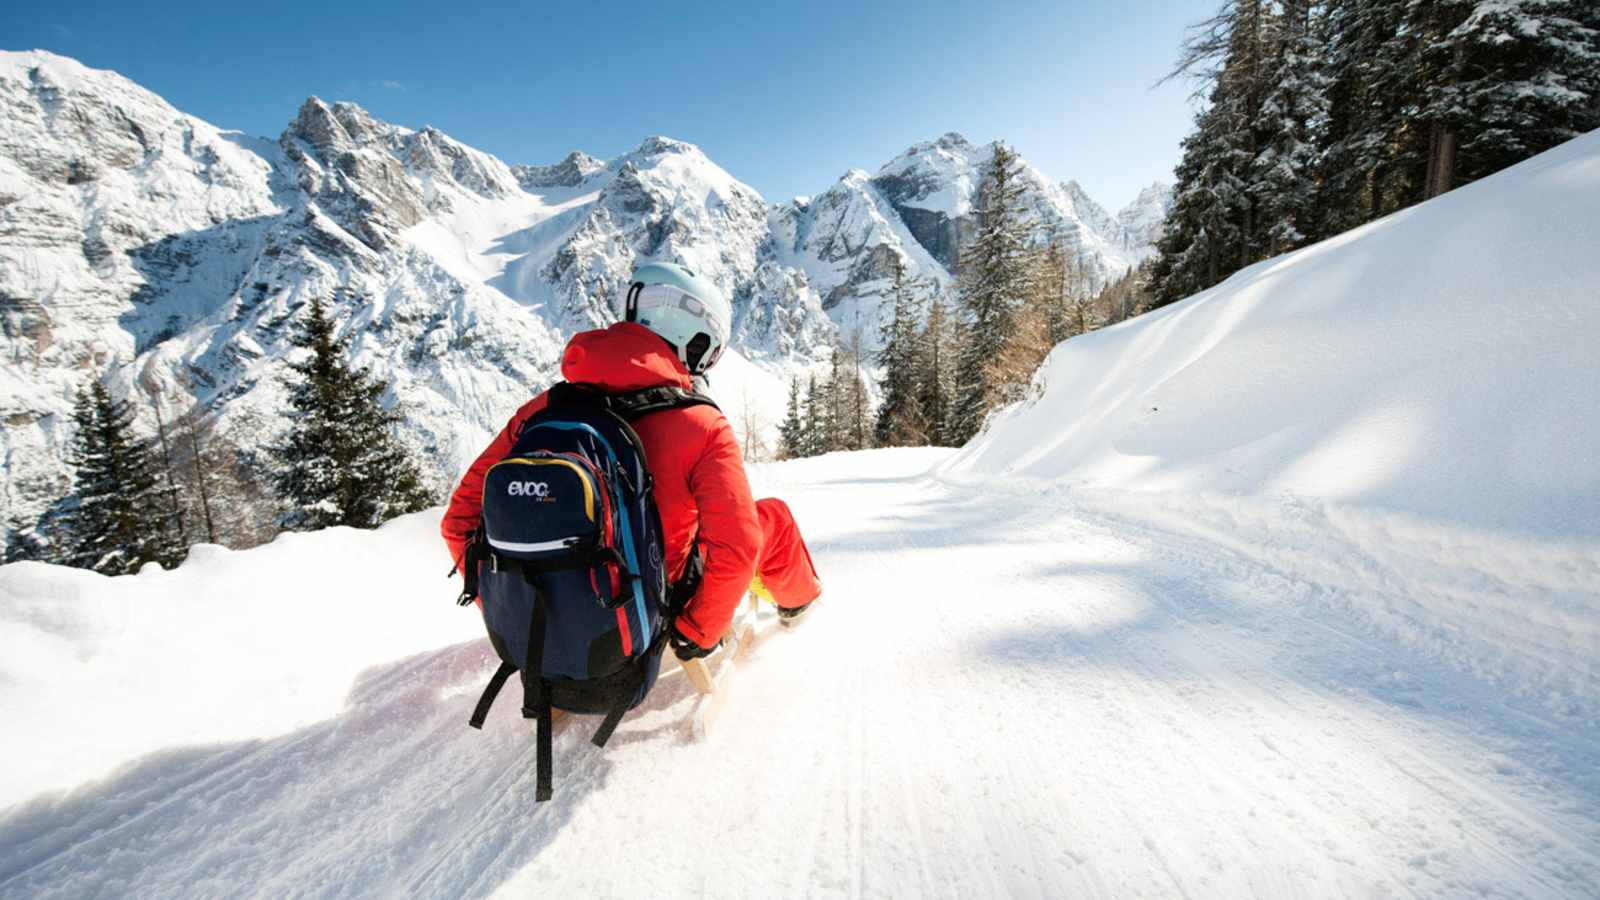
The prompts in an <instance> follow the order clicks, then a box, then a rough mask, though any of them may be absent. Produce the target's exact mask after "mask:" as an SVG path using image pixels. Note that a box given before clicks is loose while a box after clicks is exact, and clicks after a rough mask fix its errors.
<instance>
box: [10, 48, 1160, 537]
mask: <svg viewBox="0 0 1600 900" xmlns="http://www.w3.org/2000/svg"><path fill="white" fill-rule="evenodd" d="M286 112H287V111H286ZM0 120H3V121H4V123H5V128H4V129H3V130H0V324H3V330H0V386H4V390H3V392H0V423H3V426H0V522H4V523H6V524H9V523H10V521H11V520H12V519H13V517H15V518H17V519H21V520H26V519H27V518H28V517H30V516H32V515H35V514H37V513H38V512H39V511H40V510H41V509H42V508H43V507H44V505H45V504H47V503H49V502H50V501H52V500H54V499H56V498H59V497H60V496H62V495H63V494H64V493H65V492H66V490H67V488H68V486H69V477H68V472H67V470H66V467H65V466H64V464H63V462H62V455H63V450H64V444H65V441H66V439H67V430H68V428H67V423H68V418H69V417H68V412H69V411H70V408H71V400H72V396H73V393H74V391H75V390H76V389H77V388H78V387H79V386H81V385H82V384H83V383H84V382H85V380H86V379H87V378H88V377H90V376H91V375H92V374H95V373H97V372H100V371H103V370H105V369H107V368H110V369H111V370H112V382H113V389H114V390H115V391H116V392H117V393H120V394H129V393H137V394H139V395H140V396H141V398H142V400H144V401H145V402H142V403H141V404H140V405H141V407H142V408H144V409H146V410H147V409H148V406H149V402H148V399H149V397H151V396H159V397H160V398H161V400H162V403H163V405H164V406H165V407H166V408H168V409H169V410H172V409H179V410H182V409H188V408H189V407H190V406H191V405H193V404H196V403H198V404H199V405H200V407H201V408H202V409H203V410H205V411H207V412H208V413H210V414H211V415H212V416H214V417H216V418H217V420H218V421H220V423H221V424H222V426H223V428H224V430H225V431H227V432H228V433H230V434H231V435H232V437H233V438H234V439H235V440H236V441H237V442H238V443H239V444H241V445H243V446H247V447H257V446H260V445H262V444H263V443H266V442H267V441H269V440H271V438H272V437H273V435H275V433H276V432H277V431H278V430H279V429H280V428H281V427H282V425H283V420H282V418H281V416H282V412H281V410H282V409H283V388H282V384H281V379H280V376H281V375H282V374H283V373H284V370H285V365H284V362H285V356H286V354H287V353H288V351H289V344H288V336H289V332H290V329H289V328H288V323H289V322H290V320H291V319H292V318H293V317H294V316H295V315H297V314H298V311H299V310H301V309H303V308H304V305H305V303H306V301H307V299H308V298H310V297H311V296H314V295H317V296H321V297H323V298H324V299H327V300H329V301H330V302H331V305H332V309H333V312H334V315H335V317H336V318H337V320H338V321H339V322H340V323H341V328H342V331H343V334H344V336H345V337H346V338H347V339H348V340H349V341H350V343H351V344H352V346H353V348H354V352H355V358H356V361H357V362H358V363H359V364H361V365H366V366H369V367H370V368H371V369H372V371H373V372H374V373H375V374H377V375H379V376H382V377H384V378H387V379H389V380H390V382H391V384H392V390H391V392H390V395H389V397H388V398H387V400H388V401H389V402H391V403H394V404H398V405H399V406H400V407H402V408H403V409H404V411H405V414H406V418H407V422H408V424H409V429H410V431H409V434H408V435H407V439H408V441H409V442H410V443H411V444H412V445H413V446H414V447H415V448H417V449H418V450H420V451H422V455H423V457H424V458H426V459H428V460H430V461H431V462H433V463H434V464H435V465H436V467H437V470H438V471H437V473H436V474H438V475H440V476H441V477H442V478H453V477H454V476H455V475H456V474H457V473H458V472H459V471H460V469H461V468H462V467H463V466H464V465H465V463H466V462H467V461H468V460H469V459H470V458H471V455H472V454H473V453H475V452H476V451H477V449H478V448H480V447H481V446H482V445H483V443H484V442H485V441H486V440H487V439H488V437H489V435H490V434H492V433H493V432H494V431H495V430H497V429H498V428H499V427H500V425H501V424H503V422H504V420H505V418H506V416H507V415H509V413H510V412H511V411H512V410H513V409H515V408H516V407H517V406H518V405H519V404H520V403H521V402H523V401H524V400H525V399H526V398H527V396H528V395H529V393H530V392H532V391H535V390H537V389H539V388H541V387H543V386H544V385H545V384H547V383H548V382H549V381H550V380H552V379H553V378H554V376H555V372H556V367H557V361H558V354H559V351H560V347H561V344H562V343H563V340H564V338H565V337H566V336H567V335H569V334H571V333H572V332H573V331H574V330H577V329H581V328H587V327H592V326H595V325H598V324H601V323H604V322H607V321H610V320H611V319H613V318H614V316H615V309H614V307H615V306H616V304H617V302H618V298H619V297H620V296H621V294H622V291H623V288H624V283H625V280H626V278H627V276H628V273H629V272H630V271H631V270H632V268H633V267H634V265H635V264H636V263H637V262H638V261H639V260H642V259H671V260H677V261H681V262H684V263H687V264H689V265H691V266H692V267H694V268H695V269H696V270H698V271H700V272H701V273H702V274H704V275H706V276H707V277H709V278H711V279H712V280H714V281H715V282H717V283H718V284H719V285H721V286H722V287H723V288H724V290H726V291H727V292H728V293H729V294H730V296H731V297H732V298H733V300H734V304H735V323H734V329H735V333H734V347H733V349H734V351H735V353H737V354H738V355H739V356H741V357H742V358H743V360H744V361H745V362H747V363H749V365H739V366H724V367H723V368H724V370H725V371H724V372H723V373H721V375H720V377H719V378H718V379H717V380H716V389H717V392H718V395H719V400H721V401H722V402H723V403H724V405H725V406H729V407H732V408H734V410H731V411H736V410H737V409H738V408H742V407H743V406H745V405H746V404H747V403H748V404H749V405H752V406H755V407H757V408H759V410H760V414H759V415H755V416H750V417H748V418H749V420H750V421H751V422H756V421H760V422H762V423H764V424H763V425H762V427H763V428H765V429H766V433H767V435H768V437H769V439H770V437H771V432H772V430H773V429H774V428H775V426H776V425H777V423H778V421H779V419H780V418H781V414H782V407H783V401H784V383H785V382H786V380H787V378H788V377H789V376H791V375H794V374H798V373H799V372H802V371H804V370H806V369H808V368H809V367H810V366H812V365H813V364H815V363H816V362H817V361H819V360H820V359H822V358H824V356H825V354H826V347H827V345H828V342H829V341H830V340H832V339H833V337H834V336H835V335H837V334H839V333H840V332H841V331H843V332H844V334H845V336H846V337H847V338H848V337H849V336H850V335H852V334H854V333H856V332H857V331H859V332H860V334H861V335H862V337H863V340H864V344H865V348H864V349H866V350H868V351H869V352H870V351H871V349H872V347H873V345H874V343H875V342H876V340H877V335H878V321H879V316H880V314H881V312H882V303H881V298H882V296H883V294H884V291H885V290H886V288H887V274H888V273H889V272H891V271H892V269H893V265H894V263H895V262H896V261H899V262H900V263H902V264H903V265H904V266H905V267H906V269H907V271H908V273H909V274H910V276H911V278H912V279H913V282H914V283H915V284H916V285H917V287H918V289H920V290H924V291H930V292H931V291H937V290H942V289H943V288H945V287H946V286H947V285H948V282H949V279H950V273H949V271H948V269H947V268H946V266H947V265H948V264H949V263H950V261H951V259H953V257H950V256H949V254H950V253H951V252H953V251H952V247H953V246H954V245H953V244H950V243H949V240H948V237H947V236H946V235H945V234H944V232H941V231H940V230H939V229H938V228H933V229H932V230H930V227H929V225H928V223H929V222H937V221H942V222H944V223H945V225H947V226H948V229H947V230H949V229H954V231H953V232H952V233H954V232H959V231H961V229H963V228H969V227H970V216H969V215H968V212H967V210H969V209H970V206H971V203H972V193H973V191H975V190H976V184H977V182H976V179H977V178H978V174H979V172H980V167H981V166H982V164H983V163H984V162H985V161H986V160H987V159H988V155H987V154H988V153H990V152H992V147H991V148H977V147H973V146H972V145H970V144H967V143H966V141H965V140H964V139H962V138H960V137H959V136H954V135H947V136H946V137H945V138H942V139H941V140H940V141H938V142H935V143H933V144H919V145H917V146H916V147H913V148H912V149H911V150H910V151H907V154H906V155H904V156H903V157H901V158H900V159H897V160H896V161H894V162H891V163H890V164H889V165H888V166H886V167H885V168H884V169H883V170H882V171H881V172H880V173H879V175H878V176H876V177H872V178H869V177H867V176H866V175H865V174H864V173H860V172H853V173H851V174H848V175H846V176H845V178H844V179H842V180H841V181H840V183H839V184H838V185H836V186H834V187H833V188H832V189H830V190H828V191H827V192H825V193H823V194H822V195H820V196H819V197H818V198H816V199H815V200H812V201H798V200H797V201H793V202H790V203H782V204H769V203H768V202H767V201H766V200H764V199H763V198H762V197H761V196H760V195H759V194H757V193H756V192H755V191H754V190H752V189H751V188H749V187H748V186H746V185H744V184H742V183H740V182H739V181H738V180H737V179H736V178H734V177H733V176H732V175H731V174H729V173H728V172H727V171H725V170H723V169H722V168H721V167H720V166H718V165H717V164H716V163H715V162H713V161H712V160H710V159H709V158H707V157H706V155H705V154H704V153H702V152H701V151H700V150H699V149H698V148H697V147H695V146H693V145H691V144H687V143H684V142H681V141H676V140H672V139H670V138H664V137H651V138H647V139H646V140H644V141H643V142H642V143H641V144H640V146H639V147H638V148H637V149H635V150H633V151H631V152H629V153H625V154H623V155H621V156H619V157H617V158H616V159H612V160H610V161H601V160H597V159H594V158H593V157H590V156H587V155H585V154H583V153H581V152H575V153H573V154H571V155H570V156H568V157H567V158H566V159H564V160H562V161H561V162H560V163H556V164H554V165H547V166H529V165H508V164H506V163H504V162H502V161H501V160H498V159H496V158H495V157H493V156H491V155H489V154H487V153H484V152H482V151H479V150H476V149H474V148H472V147H468V146H466V145H464V144H462V143H460V142H459V141H456V140H454V139H453V138H451V137H450V136H448V135H445V134H443V133H441V132H439V131H438V130H436V129H433V128H423V129H421V130H413V129H409V128H403V127H400V126H396V125H393V124H390V123H387V122H382V121H379V120H377V119H374V118H373V117H372V116H371V115H369V114H368V113H367V112H366V111H364V110H362V109H361V108H360V107H358V106H355V105H353V104H349V103H332V104H330V103H325V102H323V101H322V100H320V99H317V98H315V97H313V98H311V99H309V100H307V101H306V102H305V103H304V104H303V105H302V106H301V107H300V109H299V111H298V112H297V113H296V114H295V115H294V118H293V120H292V121H291V122H290V123H289V125H288V127H287V128H286V129H285V131H284V132H283V134H282V135H280V136H279V137H278V139H277V140H276V141H272V140H268V139H264V138H253V137H247V136H244V135H240V134H236V133H229V132H223V131H220V130H218V129H216V128H214V127H212V126H211V125H208V124H207V123H205V122H202V121H200V120H198V119H195V118H194V117H192V116H188V115H185V114H184V113H182V112H180V111H178V110H176V109H174V108H173V107H172V106H171V105H169V104H168V103H167V102H166V101H164V100H162V99H161V98H160V97H158V96H156V95H154V94H152V93H150V92H149V91H146V90H144V89H142V88H140V87H139V86H137V85H135V84H133V83H132V82H130V81H128V80H127V79H125V78H123V77H121V76H119V75H117V74H115V73H113V72H105V71H97V70H93V69H89V68H87V67H85V66H82V65H80V64H79V63H77V62H75V61H73V60H70V59H67V58H64V57H60V56H55V55H53V54H49V53H45V52H40V51H34V52H29V53H13V52H4V53H0ZM939 147H945V148H955V149H954V150H952V151H950V152H953V153H955V154H956V156H957V157H959V165H956V164H953V163H952V164H950V165H946V164H945V163H948V162H950V160H945V159H944V157H943V156H940V154H943V153H946V151H945V150H938V149H937V148H939ZM954 158H955V157H952V159H954ZM930 161H931V162H930ZM925 163H926V164H927V165H924V164H925ZM934 163H937V165H935V164H934ZM930 166H931V168H930ZM1028 171H1029V173H1030V174H1029V178H1030V179H1031V180H1030V181H1029V186H1030V193H1029V195H1028V203H1029V207H1030V209H1032V210H1034V212H1035V214H1036V216H1037V221H1038V223H1039V227H1038V229H1037V230H1038V237H1039V239H1041V240H1043V239H1045V238H1047V237H1052V236H1054V237H1060V238H1062V239H1064V240H1067V241H1068V242H1069V243H1070V245H1071V246H1073V247H1074V248H1077V250H1078V252H1079V253H1080V256H1081V257H1082V258H1083V260H1085V262H1086V265H1088V266H1089V267H1090V269H1091V270H1092V271H1093V272H1095V273H1101V274H1103V275H1105V276H1106V277H1114V276H1115V275H1117V274H1120V272H1121V270H1122V269H1123V268H1125V267H1126V265H1127V264H1128V263H1129V262H1131V261H1133V260H1135V259H1136V258H1137V257H1138V256H1139V255H1140V254H1141V253H1144V252H1148V247H1149V241H1148V238H1147V237H1146V236H1144V232H1142V231H1139V232H1137V233H1135V230H1130V229H1129V227H1127V226H1126V225H1125V224H1124V223H1123V222H1122V221H1121V220H1120V219H1113V218H1112V217H1110V216H1107V215H1105V214H1104V212H1103V211H1101V210H1099V208H1098V207H1097V206H1094V207H1093V209H1094V210H1095V211H1096V212H1095V215H1093V216H1091V217H1090V219H1083V218H1081V217H1080V216H1079V214H1078V212H1077V211H1076V210H1077V209H1080V208H1082V209H1088V208H1089V207H1090V206H1092V201H1087V200H1086V198H1076V199H1075V196H1076V195H1073V196H1069V192H1068V191H1066V189H1064V188H1062V187H1061V186H1059V185H1055V184H1053V183H1050V182H1048V181H1047V180H1046V179H1044V177H1043V176H1042V175H1039V174H1038V173H1037V172H1035V171H1033V170H1032V169H1029V170H1028ZM913 182H914V183H915V184H916V185H918V191H921V193H918V194H917V195H916V196H915V197H912V196H911V195H910V194H907V193H906V190H908V188H907V185H910V184H912V183H913ZM891 187H892V188H893V190H891ZM1141 202H1144V203H1145V204H1146V206H1147V205H1148V202H1147V201H1141ZM1074 203H1076V204H1077V206H1073V204H1074ZM941 204H943V205H941ZM1144 208H1145V207H1143V206H1140V204H1138V203H1136V204H1135V206H1134V207H1130V210H1129V211H1125V213H1128V215H1129V216H1130V218H1129V221H1131V222H1135V223H1137V222H1142V221H1144V218H1145V214H1143V213H1139V212H1137V209H1144ZM941 216H943V217H945V218H943V219H941V218H939V217H941ZM907 217H910V218H907ZM929 217H932V218H929ZM1091 220H1092V221H1091ZM739 373H743V374H748V375H750V376H752V378H750V379H746V378H744V377H743V375H742V374H739ZM146 416H147V418H148V417H149V414H148V412H146ZM146 424H153V423H150V422H147V423H146Z"/></svg>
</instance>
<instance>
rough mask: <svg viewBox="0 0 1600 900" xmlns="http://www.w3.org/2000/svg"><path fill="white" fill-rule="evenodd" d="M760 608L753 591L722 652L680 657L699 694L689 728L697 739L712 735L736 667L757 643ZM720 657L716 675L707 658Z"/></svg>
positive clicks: (725, 639)
mask: <svg viewBox="0 0 1600 900" xmlns="http://www.w3.org/2000/svg"><path fill="white" fill-rule="evenodd" d="M760 608H761V603H760V601H759V600H757V599H756V595H755V594H753V593H752V594H750V596H749V606H748V612H747V613H746V614H745V616H744V617H743V618H742V619H737V620H735V621H734V623H733V627H732V628H730V629H729V630H728V636H727V637H726V638H724V639H723V647H722V650H721V651H719V652H718V653H714V654H712V655H711V656H710V657H706V658H702V659H680V660H678V665H679V666H681V667H682V668H683V674H684V675H685V676H687V677H688V679H689V683H690V684H692V685H694V689H695V690H696V691H698V692H699V693H700V699H699V700H698V701H697V704H696V706H695V710H694V712H693V713H692V714H690V717H689V727H690V730H691V733H692V734H693V735H694V739H695V740H697V741H701V740H705V739H706V737H707V736H708V735H710V734H711V729H712V727H713V726H715V725H716V723H717V717H718V716H719V715H720V714H721V713H722V705H723V703H725V702H726V701H727V699H728V687H729V685H730V683H731V681H732V678H733V674H734V667H735V666H737V665H738V663H739V660H741V659H743V658H744V657H745V654H747V653H749V652H750V647H751V645H753V644H754V643H755V639H756V617H757V614H758V613H759V612H760ZM719 656H720V657H722V662H721V664H720V665H718V666H717V671H716V672H715V673H714V674H713V673H712V671H711V666H710V665H709V664H708V660H710V659H715V658H717V657H719ZM673 658H674V659H676V658H677V657H673Z"/></svg>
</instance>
